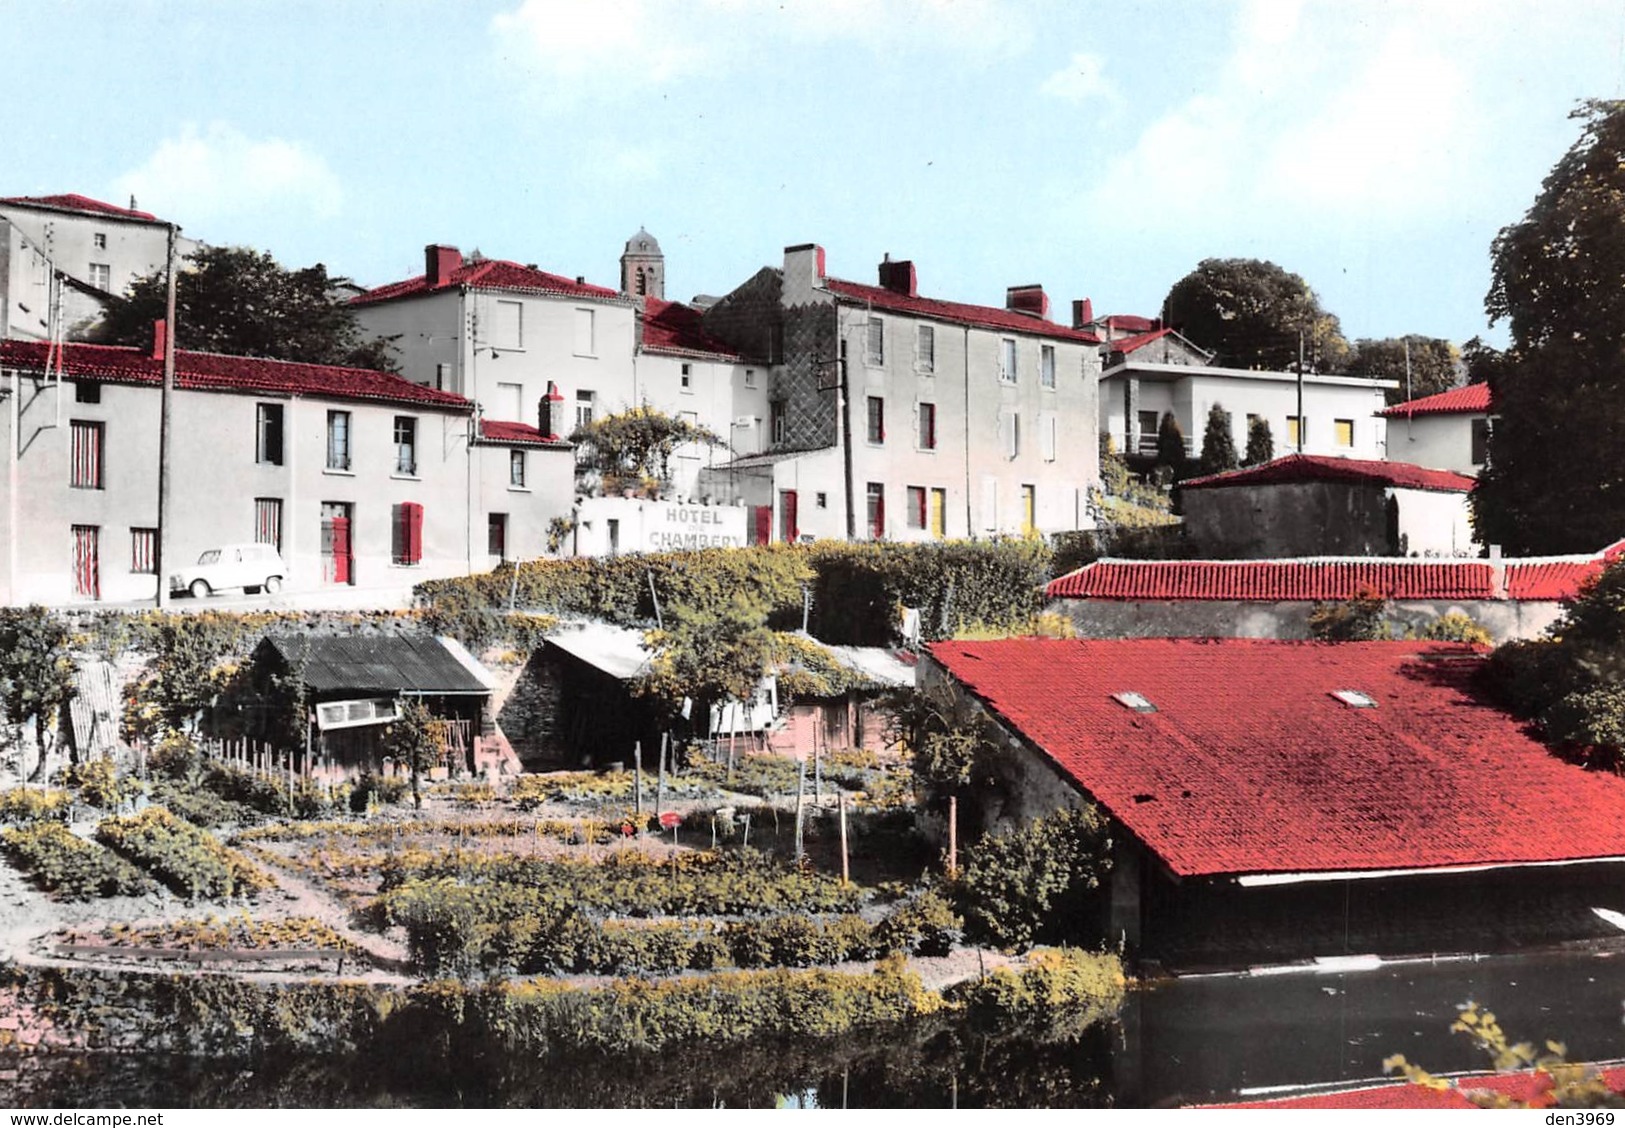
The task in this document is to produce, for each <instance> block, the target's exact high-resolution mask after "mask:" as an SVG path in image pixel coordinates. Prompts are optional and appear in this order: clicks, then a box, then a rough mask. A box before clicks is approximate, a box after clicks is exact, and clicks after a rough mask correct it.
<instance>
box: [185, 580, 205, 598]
mask: <svg viewBox="0 0 1625 1128" xmlns="http://www.w3.org/2000/svg"><path fill="white" fill-rule="evenodd" d="M188 590H189V591H190V592H191V593H192V598H193V599H203V598H204V597H206V596H207V595H208V594H209V581H208V580H193V581H192V586H191V587H190V588H189V589H188Z"/></svg>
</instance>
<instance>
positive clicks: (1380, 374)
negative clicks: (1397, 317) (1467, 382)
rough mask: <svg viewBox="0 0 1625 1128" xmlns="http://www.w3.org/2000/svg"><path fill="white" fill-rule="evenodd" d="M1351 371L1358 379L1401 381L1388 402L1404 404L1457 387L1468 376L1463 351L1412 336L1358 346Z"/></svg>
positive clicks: (1436, 340)
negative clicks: (1407, 367) (1407, 365)
mask: <svg viewBox="0 0 1625 1128" xmlns="http://www.w3.org/2000/svg"><path fill="white" fill-rule="evenodd" d="M1407 345H1409V346H1410V370H1411V372H1410V394H1409V396H1407V395H1406V393H1405V382H1406V381H1405V348H1406V346H1407ZM1349 371H1351V372H1353V373H1354V374H1355V375H1357V376H1371V377H1374V378H1376V379H1378V380H1396V381H1398V382H1399V387H1397V388H1389V389H1388V390H1387V397H1388V402H1389V403H1403V402H1404V401H1405V400H1406V399H1420V398H1422V397H1423V396H1431V395H1435V394H1436V393H1438V392H1442V391H1446V390H1447V389H1450V388H1453V387H1455V386H1456V385H1457V384H1459V383H1461V381H1462V378H1463V377H1464V376H1465V375H1466V372H1467V366H1466V364H1465V362H1463V360H1462V356H1461V350H1460V349H1458V348H1456V346H1455V345H1453V344H1451V343H1450V342H1449V341H1446V340H1442V339H1440V338H1438V337H1422V336H1418V335H1417V334H1414V333H1411V334H1407V335H1406V336H1403V337H1385V338H1383V339H1381V340H1361V341H1358V342H1356V344H1355V346H1354V357H1353V359H1352V360H1351V361H1350V362H1349Z"/></svg>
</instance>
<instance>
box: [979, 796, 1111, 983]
mask: <svg viewBox="0 0 1625 1128" xmlns="http://www.w3.org/2000/svg"><path fill="white" fill-rule="evenodd" d="M968 855H969V859H968V862H967V864H966V866H965V869H964V871H963V872H962V873H961V874H960V876H959V879H958V883H957V887H956V893H957V895H958V900H959V907H960V912H961V913H962V914H963V916H964V918H965V926H966V933H967V934H968V935H969V936H971V937H972V938H974V939H975V940H977V941H978V942H979V943H987V944H992V945H994V946H996V947H999V948H1004V949H1009V950H1014V951H1021V950H1025V949H1027V948H1030V947H1031V946H1032V945H1033V944H1034V943H1035V942H1037V941H1038V940H1040V939H1043V938H1045V937H1048V936H1053V937H1055V938H1056V939H1067V940H1071V939H1076V938H1077V935H1076V930H1077V929H1078V927H1079V925H1080V924H1081V922H1082V918H1083V917H1084V916H1085V915H1086V914H1085V913H1084V911H1083V908H1084V905H1085V904H1086V894H1087V893H1088V891H1090V890H1092V889H1095V888H1097V887H1098V886H1099V884H1100V878H1101V876H1102V875H1103V874H1104V873H1105V871H1106V869H1107V867H1108V865H1109V864H1110V862H1109V859H1108V857H1107V854H1106V837H1105V822H1104V820H1102V818H1101V817H1100V814H1099V812H1097V811H1096V810H1095V809H1094V808H1092V807H1091V808H1087V809H1085V810H1076V811H1074V810H1061V811H1056V812H1055V813H1054V814H1052V815H1047V816H1045V817H1044V818H1039V819H1034V820H1033V821H1032V822H1031V823H1029V824H1027V825H1026V826H1024V827H1021V828H1019V829H1016V830H1012V831H1010V832H1009V833H1007V834H997V835H995V834H988V835H984V836H983V837H982V838H981V839H980V840H979V841H978V842H977V843H976V844H975V845H974V846H972V847H971V849H970V850H969V851H968Z"/></svg>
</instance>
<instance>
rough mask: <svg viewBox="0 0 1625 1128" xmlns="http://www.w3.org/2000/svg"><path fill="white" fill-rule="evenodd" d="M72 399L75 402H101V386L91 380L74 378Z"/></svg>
mask: <svg viewBox="0 0 1625 1128" xmlns="http://www.w3.org/2000/svg"><path fill="white" fill-rule="evenodd" d="M73 400H74V402H75V403H101V402H102V386H101V385H100V384H98V383H96V382H95V381H93V380H75V381H74V382H73Z"/></svg>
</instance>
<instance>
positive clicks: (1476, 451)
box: [1473, 419, 1490, 466]
mask: <svg viewBox="0 0 1625 1128" xmlns="http://www.w3.org/2000/svg"><path fill="white" fill-rule="evenodd" d="M1489 460H1490V421H1489V420H1488V419H1474V420H1473V465H1474V466H1483V465H1484V464H1486V463H1487V462H1489Z"/></svg>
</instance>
